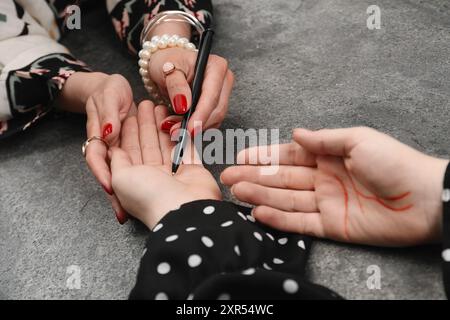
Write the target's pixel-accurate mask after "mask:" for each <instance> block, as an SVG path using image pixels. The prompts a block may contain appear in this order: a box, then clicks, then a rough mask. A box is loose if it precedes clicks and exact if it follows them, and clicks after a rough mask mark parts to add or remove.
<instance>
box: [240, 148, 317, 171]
mask: <svg viewBox="0 0 450 320" xmlns="http://www.w3.org/2000/svg"><path fill="white" fill-rule="evenodd" d="M237 163H238V164H251V165H267V164H272V165H273V164H280V165H300V166H308V167H314V166H316V157H315V156H314V155H313V154H312V153H311V152H309V151H307V150H306V149H305V148H303V147H301V146H300V145H298V143H295V142H291V143H288V144H279V145H271V146H259V147H253V148H249V149H245V150H242V151H241V152H239V154H238V156H237Z"/></svg>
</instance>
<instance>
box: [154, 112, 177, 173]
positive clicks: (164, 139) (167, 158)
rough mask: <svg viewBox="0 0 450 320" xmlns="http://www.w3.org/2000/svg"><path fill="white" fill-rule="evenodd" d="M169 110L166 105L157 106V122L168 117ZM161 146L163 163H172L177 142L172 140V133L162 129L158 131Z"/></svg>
mask: <svg viewBox="0 0 450 320" xmlns="http://www.w3.org/2000/svg"><path fill="white" fill-rule="evenodd" d="M168 114H169V112H168V111H167V108H166V107H164V106H157V107H156V108H155V118H156V123H160V122H161V121H163V119H165V118H167V116H168ZM158 137H159V146H160V152H161V156H162V161H163V164H165V165H170V164H171V163H172V150H173V147H174V146H175V143H174V142H173V141H172V140H171V138H170V135H169V134H168V133H166V132H163V131H162V130H160V131H159V132H158Z"/></svg>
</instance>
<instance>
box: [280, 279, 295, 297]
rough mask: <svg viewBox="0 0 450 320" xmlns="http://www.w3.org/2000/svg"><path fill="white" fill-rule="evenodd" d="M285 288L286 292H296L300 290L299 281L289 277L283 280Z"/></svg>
mask: <svg viewBox="0 0 450 320" xmlns="http://www.w3.org/2000/svg"><path fill="white" fill-rule="evenodd" d="M283 289H284V291H286V293H289V294H294V293H297V291H298V283H297V281H295V280H292V279H287V280H285V281H284V282H283Z"/></svg>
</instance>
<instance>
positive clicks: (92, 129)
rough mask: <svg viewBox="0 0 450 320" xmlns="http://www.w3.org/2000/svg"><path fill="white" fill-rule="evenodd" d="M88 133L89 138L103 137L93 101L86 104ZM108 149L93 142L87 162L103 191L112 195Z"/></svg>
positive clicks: (89, 148) (88, 151) (101, 144)
mask: <svg viewBox="0 0 450 320" xmlns="http://www.w3.org/2000/svg"><path fill="white" fill-rule="evenodd" d="M86 114H87V122H86V131H87V136H88V137H89V138H90V137H94V136H101V134H100V124H99V120H98V113H97V108H96V106H95V102H94V100H93V99H89V100H88V102H87V104H86ZM106 153H107V147H106V146H105V145H104V144H103V143H102V142H100V141H98V140H94V141H92V142H91V143H90V144H89V146H88V147H87V149H86V162H87V164H88V166H89V168H90V169H91V171H92V173H93V174H94V176H95V178H96V179H97V181H98V182H99V183H100V184H101V185H102V187H103V189H105V191H106V192H107V193H109V194H112V193H113V191H112V186H111V172H110V170H109V167H108V164H107V163H106Z"/></svg>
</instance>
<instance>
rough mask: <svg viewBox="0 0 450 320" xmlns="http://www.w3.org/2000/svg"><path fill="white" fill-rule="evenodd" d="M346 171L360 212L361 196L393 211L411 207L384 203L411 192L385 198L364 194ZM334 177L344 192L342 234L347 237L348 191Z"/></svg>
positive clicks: (361, 207) (337, 177)
mask: <svg viewBox="0 0 450 320" xmlns="http://www.w3.org/2000/svg"><path fill="white" fill-rule="evenodd" d="M346 173H347V176H348V178H349V179H350V183H351V186H352V189H353V191H354V193H355V194H356V199H357V201H358V205H359V208H360V209H361V212H362V213H365V212H364V206H363V203H362V201H361V198H364V199H366V200H371V201H375V202H376V203H378V204H380V205H381V206H383V207H385V208H386V209H388V210H391V211H394V212H404V211H407V210H409V209H411V208H412V207H413V205H412V204H409V205H405V206H403V207H399V208H396V207H394V206H391V205H389V204H387V203H386V201H391V202H395V201H400V200H403V199H405V198H406V197H408V196H409V195H411V192H409V191H408V192H405V193H402V194H400V195H398V196H393V197H387V198H380V197H378V196H374V195H371V196H370V195H366V194H364V193H363V192H361V191H359V190H358V188H357V187H356V184H355V182H354V181H353V178H352V176H351V175H350V173H348V172H346ZM334 178H335V179H336V180H337V181H338V183H339V185H340V187H341V188H342V192H343V193H344V205H345V214H344V234H345V236H346V238H347V239H349V236H348V208H349V201H350V197H349V192H348V190H347V187H346V185H345V183H344V181H343V179H341V178H340V177H339V176H337V175H336V174H335V175H334Z"/></svg>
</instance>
